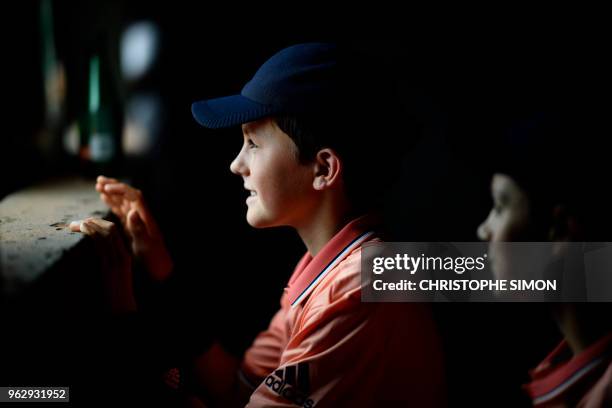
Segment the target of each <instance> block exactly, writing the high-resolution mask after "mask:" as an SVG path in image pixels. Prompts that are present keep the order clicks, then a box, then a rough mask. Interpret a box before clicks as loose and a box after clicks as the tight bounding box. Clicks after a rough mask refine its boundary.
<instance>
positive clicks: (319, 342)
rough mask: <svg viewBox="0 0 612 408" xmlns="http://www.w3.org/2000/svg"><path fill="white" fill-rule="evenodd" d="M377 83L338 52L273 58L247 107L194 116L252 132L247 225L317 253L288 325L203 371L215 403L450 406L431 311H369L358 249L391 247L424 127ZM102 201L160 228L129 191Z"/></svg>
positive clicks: (219, 103) (203, 364)
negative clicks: (385, 208) (394, 192)
mask: <svg viewBox="0 0 612 408" xmlns="http://www.w3.org/2000/svg"><path fill="white" fill-rule="evenodd" d="M377 69H378V67H377V64H376V62H375V61H374V62H372V61H369V60H368V59H366V58H365V57H362V58H361V59H358V58H357V54H356V53H353V52H349V51H347V50H345V49H343V48H342V47H339V46H337V45H333V44H319V43H309V44H300V45H296V46H292V47H289V48H286V49H284V50H282V51H280V52H279V53H277V54H276V55H274V56H273V57H271V58H270V59H269V60H268V61H267V62H266V63H265V64H264V65H263V66H262V67H261V68H260V69H259V70H258V71H257V73H256V74H255V76H254V77H253V79H252V80H251V81H250V82H249V83H247V84H246V85H245V87H244V88H243V89H242V92H241V94H240V95H235V96H230V97H225V98H219V99H213V100H208V101H201V102H197V103H195V104H194V105H193V107H192V112H193V115H194V117H195V118H196V120H197V121H198V122H199V123H200V124H202V125H203V126H206V127H209V128H221V127H231V126H238V125H242V133H243V146H242V149H241V150H240V152H239V153H238V155H237V156H236V158H235V159H234V160H233V161H232V163H231V166H230V169H231V171H232V172H233V173H234V174H236V175H238V176H240V177H241V178H242V179H243V183H244V188H245V190H246V192H247V198H246V205H247V214H246V219H247V222H248V223H249V224H250V225H251V226H253V227H256V228H268V227H275V226H290V227H293V228H294V229H295V230H296V231H297V233H298V234H299V236H300V238H301V239H302V241H303V242H304V245H305V246H306V248H307V253H306V254H305V255H304V256H303V257H302V259H301V260H300V262H299V263H298V265H297V267H296V268H295V271H294V273H293V275H292V276H291V278H290V279H289V282H288V284H287V288H286V289H285V292H284V294H283V295H282V297H281V300H280V309H279V311H278V312H277V313H276V314H275V315H274V317H273V318H272V321H271V322H270V325H269V327H268V329H267V330H265V331H264V332H262V333H260V334H259V335H258V336H257V338H256V339H255V341H254V343H253V345H252V346H251V347H250V348H249V349H248V350H247V352H246V353H245V355H244V358H243V359H242V361H241V362H240V363H239V364H238V362H236V361H235V360H233V359H232V358H231V357H229V356H228V355H227V353H225V352H224V351H223V349H222V348H221V347H220V346H218V345H215V346H213V347H212V348H211V349H210V351H209V352H208V353H206V354H205V355H204V356H202V358H201V359H200V364H199V379H200V382H201V383H202V386H203V388H204V389H205V392H206V393H207V394H208V395H209V396H212V399H213V401H216V402H224V403H227V402H228V401H229V400H230V399H232V398H233V399H234V401H233V402H236V403H242V404H244V403H245V402H246V401H247V399H248V398H249V397H248V396H249V395H250V399H248V401H249V403H248V406H253V407H260V406H303V407H311V406H421V407H430V406H441V405H443V404H444V400H445V390H444V379H443V370H442V356H441V353H442V351H441V346H440V342H439V338H438V334H437V332H436V329H435V327H434V323H433V320H432V316H431V314H430V310H429V307H428V306H427V305H422V304H391V303H389V304H385V303H362V302H361V277H360V268H361V264H360V249H361V246H362V245H363V244H365V243H367V242H375V241H380V240H381V239H382V237H381V232H380V223H379V222H378V221H377V217H376V215H375V209H376V208H377V206H378V204H380V198H381V197H382V193H383V191H384V188H385V187H387V186H388V185H389V183H390V182H391V181H392V180H393V176H394V174H395V173H397V171H398V166H399V164H400V163H401V155H402V153H403V149H404V148H405V146H406V145H407V143H406V141H407V140H410V139H413V138H414V134H411V132H410V129H411V127H412V126H413V123H408V122H409V121H406V123H401V125H400V118H401V117H402V115H401V114H400V109H399V108H398V104H397V102H396V101H394V100H393V99H392V98H391V96H390V95H391V93H392V92H390V90H391V88H389V87H387V86H385V85H383V83H384V81H383V80H384V79H385V78H384V76H385V75H386V76H390V72H381V76H379V77H378V78H376V77H373V75H374V73H375V72H377ZM379 71H380V70H379ZM375 79H378V82H376V81H374V80H375ZM98 189H99V191H101V192H102V194H103V199H105V200H106V201H107V202H108V203H109V204H110V205H111V206H114V208H116V209H117V211H118V212H119V213H121V214H125V216H126V223H127V229H128V230H129V229H130V222H133V224H134V225H137V224H141V225H147V221H146V220H145V218H149V220H150V221H151V222H152V218H151V217H150V215H148V214H147V212H146V209H144V207H142V206H141V208H140V210H141V211H139V209H138V208H134V209H128V207H129V205H127V206H125V205H124V204H123V203H124V201H123V196H122V194H126V192H129V191H131V190H130V188H129V187H127V186H125V185H122V184H120V183H117V182H116V181H115V180H110V179H106V178H101V179H99V184H98ZM138 199H139V200H140V201H141V199H140V198H138ZM122 206H123V207H124V209H127V211H122V210H121V208H120V207H122ZM143 216H144V217H143ZM131 217H132V218H131ZM130 220H131V221H130ZM140 221H143V222H142V223H141V222H140ZM86 228H87V226H86ZM140 230H141V231H147V228H142V227H141V228H140ZM152 231H153V232H152V234H150V235H153V236H155V235H156V232H155V231H156V228H154V227H153V228H152ZM145 235H146V234H145ZM135 241H137V240H133V241H132V242H133V245H134V242H135ZM145 241H146V240H145ZM157 242H160V241H157ZM144 247H147V245H144ZM271 251H272V252H273V251H274V250H273V249H271ZM153 252H156V251H153ZM160 274H161V275H165V274H166V272H162V273H160ZM228 395H230V396H231V398H228ZM243 395H246V396H247V399H245V400H243V401H240V400H239V399H240V397H241V396H243Z"/></svg>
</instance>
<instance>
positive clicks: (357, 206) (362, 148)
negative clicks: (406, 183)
mask: <svg viewBox="0 0 612 408" xmlns="http://www.w3.org/2000/svg"><path fill="white" fill-rule="evenodd" d="M396 103H397V102H396ZM393 109H394V110H395V111H396V112H394V113H391V112H389V111H387V112H386V113H387V114H390V115H391V116H394V118H393V119H392V120H388V118H385V117H381V118H380V119H381V120H380V121H375V120H372V118H366V120H363V121H362V119H363V116H360V115H359V114H358V113H357V112H355V113H353V112H348V113H347V112H344V113H343V114H342V113H335V114H320V115H317V116H315V115H309V116H305V115H283V116H278V117H276V118H275V121H276V124H277V125H278V127H279V128H280V129H281V130H282V131H283V132H284V133H286V134H287V135H288V136H289V137H290V138H291V139H292V140H293V142H294V143H295V145H296V146H297V159H298V160H299V161H300V162H301V163H308V162H311V161H312V160H314V158H315V156H316V154H317V152H318V151H319V150H321V149H323V148H331V149H333V150H334V151H335V152H336V153H337V154H338V156H339V157H340V159H341V161H342V163H343V168H344V174H343V181H344V183H345V186H346V194H347V197H348V199H349V200H350V202H351V205H352V207H353V210H354V211H357V212H363V211H368V210H373V209H378V208H379V207H380V206H381V205H382V203H383V199H384V197H385V193H386V191H387V190H388V189H389V188H390V187H391V185H392V184H393V182H394V181H395V180H396V179H397V178H398V177H399V174H400V171H401V165H402V159H403V157H404V155H405V153H406V152H407V151H408V150H409V149H410V147H411V146H412V144H413V143H414V142H415V141H416V140H417V138H418V135H419V131H420V128H419V126H418V122H417V121H415V120H410V119H406V124H400V121H399V120H398V119H399V118H400V117H401V112H400V111H401V109H399V106H396V107H394V108H393ZM405 116H406V117H408V115H407V114H405Z"/></svg>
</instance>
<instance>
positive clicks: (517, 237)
mask: <svg viewBox="0 0 612 408" xmlns="http://www.w3.org/2000/svg"><path fill="white" fill-rule="evenodd" d="M491 195H492V196H493V208H492V209H491V212H490V213H489V216H488V217H487V219H486V220H484V222H483V223H482V224H480V226H479V227H478V231H477V234H478V238H480V239H481V240H483V241H489V243H490V244H489V263H490V264H491V267H492V269H493V273H494V274H495V276H496V277H497V278H502V279H508V278H511V277H512V276H509V275H511V274H514V273H517V271H518V270H522V271H525V268H523V267H518V265H516V260H517V258H519V257H517V256H516V254H511V253H510V251H511V249H510V247H509V246H507V245H504V244H500V243H503V242H510V241H522V240H525V238H528V230H529V229H528V227H529V200H528V197H527V194H526V193H525V191H524V190H523V189H521V188H520V187H519V185H518V184H517V183H516V182H515V181H514V180H513V179H512V178H510V177H508V176H506V175H504V174H499V173H497V174H495V175H494V176H493V180H492V182H491Z"/></svg>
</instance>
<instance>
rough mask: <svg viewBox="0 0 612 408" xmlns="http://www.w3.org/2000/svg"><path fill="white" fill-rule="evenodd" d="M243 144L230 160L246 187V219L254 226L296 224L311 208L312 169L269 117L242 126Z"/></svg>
mask: <svg viewBox="0 0 612 408" xmlns="http://www.w3.org/2000/svg"><path fill="white" fill-rule="evenodd" d="M242 133H243V137H244V143H243V145H242V149H241V150H240V152H239V153H238V155H237V156H236V158H235V159H234V160H233V161H232V163H231V165H230V170H231V171H232V173H234V174H236V175H239V176H242V179H243V180H244V188H245V189H246V190H248V192H249V196H248V197H247V199H246V204H247V207H248V209H247V222H248V223H249V224H250V225H251V226H253V227H256V228H264V227H273V226H281V225H288V226H293V227H297V226H299V225H300V223H301V222H303V220H305V219H307V216H308V214H309V211H310V210H312V208H313V207H314V199H315V196H316V190H314V188H313V179H314V168H313V166H312V165H309V164H301V163H299V161H298V159H297V147H296V145H295V143H294V142H293V140H291V138H290V137H289V136H288V135H287V134H286V133H284V132H283V131H282V130H280V128H279V127H278V126H277V125H276V122H274V121H273V120H272V119H270V118H266V119H262V120H258V121H255V122H249V123H246V124H244V125H242Z"/></svg>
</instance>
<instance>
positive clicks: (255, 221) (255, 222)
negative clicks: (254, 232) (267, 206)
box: [246, 211, 274, 228]
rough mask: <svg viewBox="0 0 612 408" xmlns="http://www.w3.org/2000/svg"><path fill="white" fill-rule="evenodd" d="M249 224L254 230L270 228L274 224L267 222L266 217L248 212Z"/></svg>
mask: <svg viewBox="0 0 612 408" xmlns="http://www.w3.org/2000/svg"><path fill="white" fill-rule="evenodd" d="M246 220H247V223H248V224H249V225H250V226H251V227H253V228H269V227H273V226H274V224H273V223H271V222H269V220H266V219H265V218H264V217H261V216H260V215H258V214H251V212H250V211H249V212H247V215H246Z"/></svg>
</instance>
